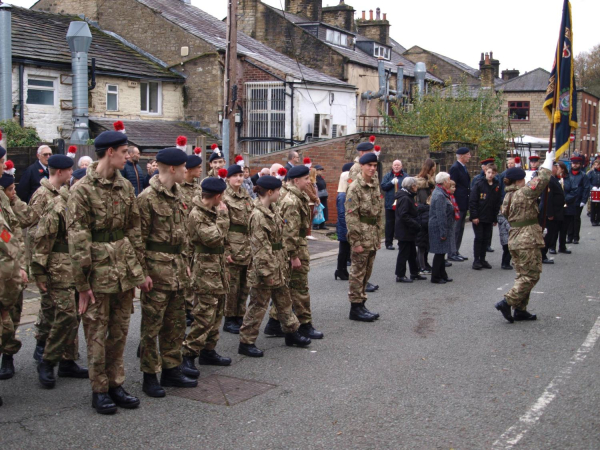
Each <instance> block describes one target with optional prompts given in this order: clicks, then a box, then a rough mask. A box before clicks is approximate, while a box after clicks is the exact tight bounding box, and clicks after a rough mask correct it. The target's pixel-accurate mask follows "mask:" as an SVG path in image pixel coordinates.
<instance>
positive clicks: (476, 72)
mask: <svg viewBox="0 0 600 450" xmlns="http://www.w3.org/2000/svg"><path fill="white" fill-rule="evenodd" d="M423 50H424V49H423ZM425 51H429V50H425ZM429 53H431V54H432V55H435V56H437V57H438V58H440V59H442V60H444V61H446V62H447V63H448V64H450V65H453V66H454V67H457V68H459V69H460V70H462V71H464V72H467V73H468V74H469V75H471V76H473V77H475V78H479V75H480V73H479V70H478V69H474V68H473V67H471V66H469V65H467V64H465V63H462V62H460V61H457V60H455V59H452V58H448V57H447V56H444V55H442V54H440V53H436V52H429Z"/></svg>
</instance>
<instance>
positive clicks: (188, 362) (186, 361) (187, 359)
mask: <svg viewBox="0 0 600 450" xmlns="http://www.w3.org/2000/svg"><path fill="white" fill-rule="evenodd" d="M194 359H195V356H184V357H183V362H182V363H181V371H182V372H183V374H184V375H185V376H186V377H190V378H198V377H199V376H200V371H199V370H198V369H196V365H195V364H194Z"/></svg>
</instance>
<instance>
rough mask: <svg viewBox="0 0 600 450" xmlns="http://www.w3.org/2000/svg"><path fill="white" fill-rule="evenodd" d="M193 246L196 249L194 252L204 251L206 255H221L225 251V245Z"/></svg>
mask: <svg viewBox="0 0 600 450" xmlns="http://www.w3.org/2000/svg"><path fill="white" fill-rule="evenodd" d="M194 248H195V249H196V253H206V254H208V255H222V254H223V253H225V247H207V246H205V245H202V244H197V245H196V246H195V247H194Z"/></svg>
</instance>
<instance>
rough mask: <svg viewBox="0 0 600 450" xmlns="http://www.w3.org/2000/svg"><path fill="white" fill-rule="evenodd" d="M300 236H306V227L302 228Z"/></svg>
mask: <svg viewBox="0 0 600 450" xmlns="http://www.w3.org/2000/svg"><path fill="white" fill-rule="evenodd" d="M300 237H301V238H305V237H306V228H300Z"/></svg>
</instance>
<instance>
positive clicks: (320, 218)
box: [313, 203, 325, 225]
mask: <svg viewBox="0 0 600 450" xmlns="http://www.w3.org/2000/svg"><path fill="white" fill-rule="evenodd" d="M324 209H325V207H324V206H323V204H322V203H319V205H317V206H315V210H316V214H315V217H313V225H321V224H322V223H324V222H325V215H324V214H323V210H324Z"/></svg>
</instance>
